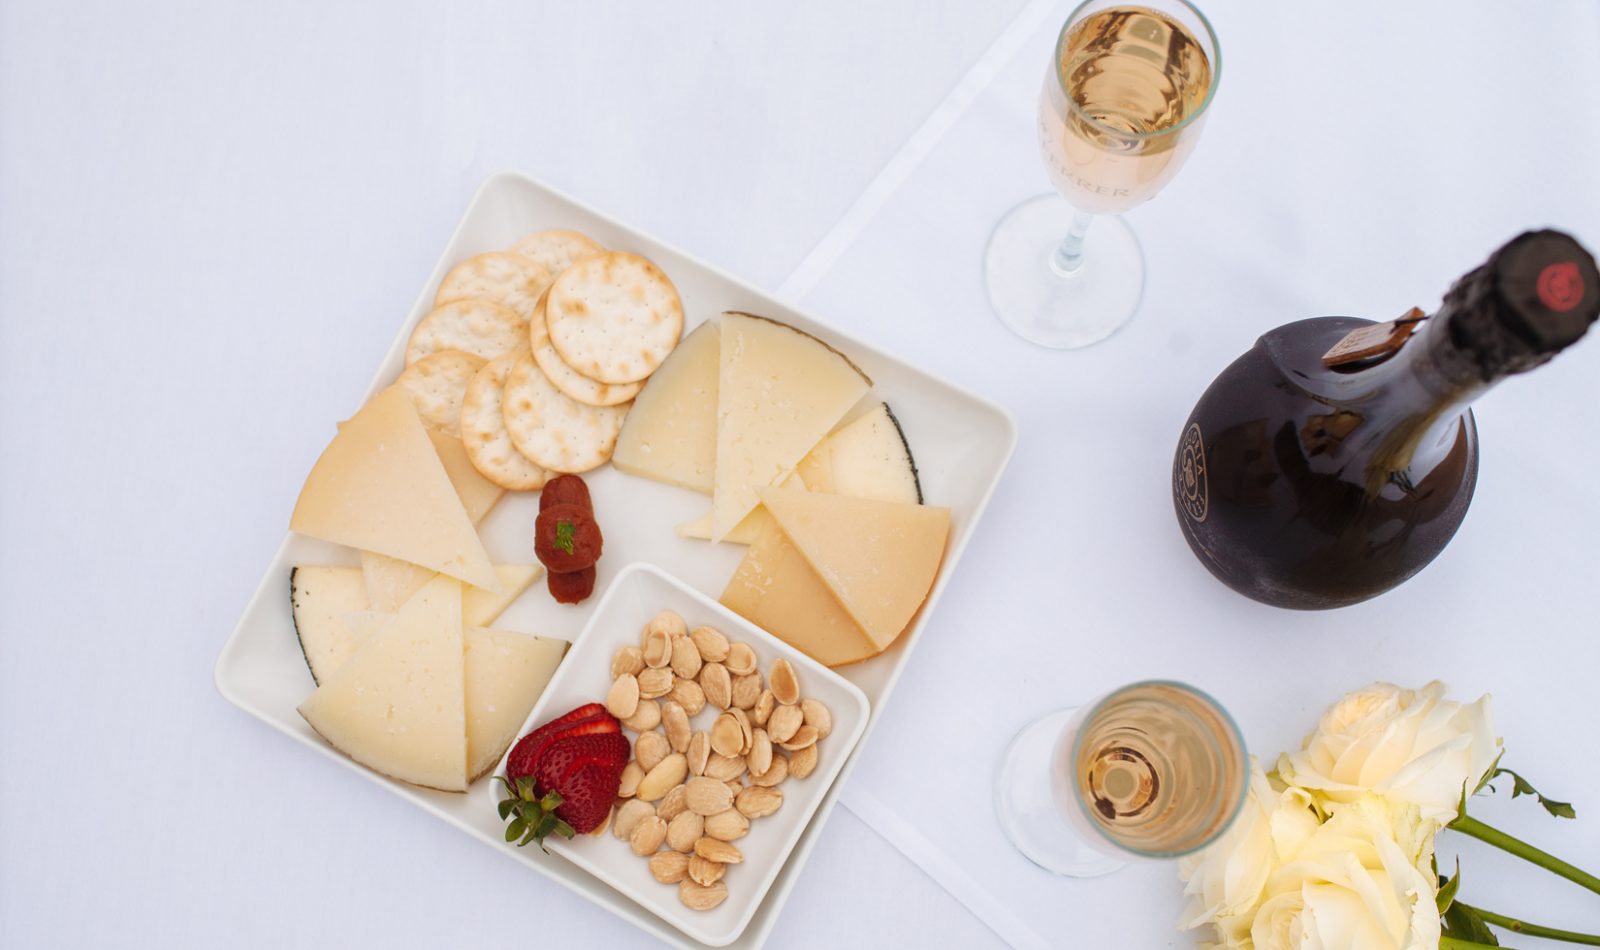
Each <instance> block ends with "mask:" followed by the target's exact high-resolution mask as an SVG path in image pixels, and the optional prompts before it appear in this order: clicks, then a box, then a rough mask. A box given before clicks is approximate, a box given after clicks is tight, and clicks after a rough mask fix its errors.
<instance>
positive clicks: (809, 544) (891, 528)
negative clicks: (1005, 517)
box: [761, 488, 950, 650]
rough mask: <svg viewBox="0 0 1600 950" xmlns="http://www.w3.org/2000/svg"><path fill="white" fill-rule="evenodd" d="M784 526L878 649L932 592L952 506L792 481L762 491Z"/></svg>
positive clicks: (942, 555) (887, 643) (768, 505)
mask: <svg viewBox="0 0 1600 950" xmlns="http://www.w3.org/2000/svg"><path fill="white" fill-rule="evenodd" d="M761 503H762V504H763V505H765V506H766V509H767V511H768V512H769V513H770V514H771V515H772V517H773V520H774V521H776V522H777V523H778V527H780V528H782V529H783V533H784V534H786V535H788V537H789V540H790V541H791V542H793V544H794V546H795V548H796V550H798V551H799V552H800V553H801V554H802V555H804V557H805V559H806V563H808V564H810V565H811V568H812V570H814V571H816V572H817V576H818V577H819V578H821V579H822V583H823V584H825V585H826V586H827V589H828V590H830V591H832V592H833V596H834V598H835V599H836V600H838V602H839V605H840V606H842V607H843V608H844V609H845V611H846V612H848V613H849V614H850V616H851V618H852V619H854V620H855V622H856V625H857V626H859V627H860V628H861V630H862V632H863V633H865V634H866V635H867V637H868V639H870V640H871V641H872V642H873V644H874V645H875V646H876V647H877V648H878V649H879V650H885V649H887V648H888V647H889V644H891V643H893V642H894V640H895V638H896V637H898V636H899V635H900V632H901V631H902V630H904V629H905V628H906V625H907V624H908V623H910V622H911V618H912V616H913V615H914V614H916V612H917V608H918V607H921V606H922V602H923V601H924V600H925V599H927V596H928V591H929V589H930V588H932V587H933V579H934V575H935V574H937V573H938V571H939V562H940V561H941V560H943V558H944V546H945V540H946V539H947V538H948V537H949V535H950V509H948V508H934V507H931V506H928V505H908V504H902V503H899V502H888V501H875V500H873V499H869V498H848V497H845V496H843V495H824V494H821V493H819V492H803V491H795V490H793V489H786V488H768V489H763V490H762V492H761Z"/></svg>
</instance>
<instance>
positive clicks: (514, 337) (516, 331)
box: [406, 300, 528, 366]
mask: <svg viewBox="0 0 1600 950" xmlns="http://www.w3.org/2000/svg"><path fill="white" fill-rule="evenodd" d="M527 327H528V321H526V320H523V319H522V318H521V317H519V316H517V314H516V313H515V312H514V311H511V310H507V309H506V308H505V307H502V306H500V305H499V304H497V303H490V302H489V301H487V300H452V301H450V302H449V303H447V304H444V305H443V306H440V307H435V308H434V309H433V311H432V312H430V313H429V314H428V315H427V316H425V317H423V318H422V322H420V323H418V324H417V328H416V329H415V330H412V331H411V341H410V342H409V343H407V344H406V365H407V366H410V365H411V364H412V363H415V362H416V361H417V360H420V359H422V358H423V357H424V356H427V355H429V354H431V353H438V352H440V351H441V350H460V351H461V352H463V353H471V354H472V355H473V356H481V357H483V358H484V359H486V360H492V359H494V358H495V357H497V356H501V355H503V354H506V353H514V352H516V351H517V350H520V349H522V348H523V347H525V346H527V345H528V329H527Z"/></svg>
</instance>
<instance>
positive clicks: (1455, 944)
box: [1439, 934, 1511, 950]
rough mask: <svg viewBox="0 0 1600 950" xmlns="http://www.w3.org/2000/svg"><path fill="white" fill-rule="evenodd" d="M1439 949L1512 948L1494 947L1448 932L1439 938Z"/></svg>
mask: <svg viewBox="0 0 1600 950" xmlns="http://www.w3.org/2000/svg"><path fill="white" fill-rule="evenodd" d="M1439 950H1511V948H1510V947H1494V946H1490V945H1489V944H1487V943H1473V942H1472V941H1471V940H1462V939H1461V938H1460V937H1452V936H1450V935H1448V934H1446V935H1445V936H1443V937H1440V938H1439Z"/></svg>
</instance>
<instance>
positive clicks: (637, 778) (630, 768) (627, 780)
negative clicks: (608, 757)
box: [617, 762, 644, 798]
mask: <svg viewBox="0 0 1600 950" xmlns="http://www.w3.org/2000/svg"><path fill="white" fill-rule="evenodd" d="M642 781H644V766H642V765H640V764H639V763H637V762H629V763H628V764H627V766H625V767H624V768H623V770H622V784H620V785H618V786H617V797H618V798H632V797H633V796H634V795H636V794H638V792H639V783H640V782H642Z"/></svg>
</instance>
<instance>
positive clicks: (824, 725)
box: [800, 699, 833, 739]
mask: <svg viewBox="0 0 1600 950" xmlns="http://www.w3.org/2000/svg"><path fill="white" fill-rule="evenodd" d="M800 712H801V713H802V714H803V715H804V716H805V723H806V725H808V726H816V727H817V738H818V739H826V738H828V733H830V732H832V731H833V713H830V712H828V707H826V706H824V705H822V702H821V701H820V700H816V699H802V700H800Z"/></svg>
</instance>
